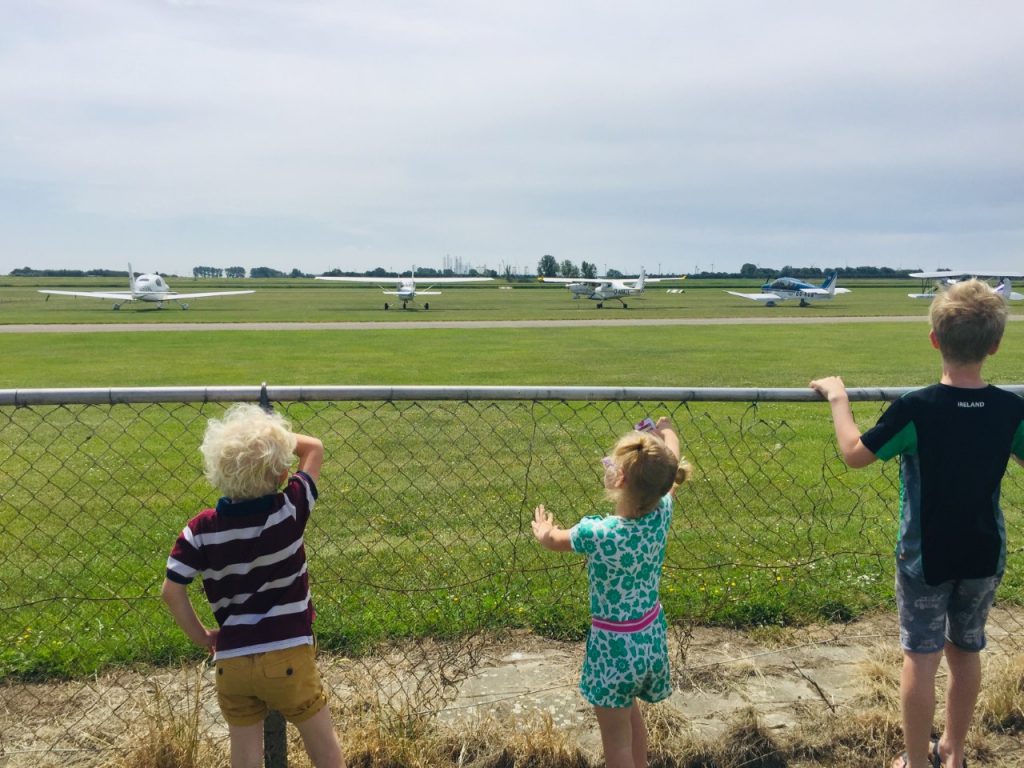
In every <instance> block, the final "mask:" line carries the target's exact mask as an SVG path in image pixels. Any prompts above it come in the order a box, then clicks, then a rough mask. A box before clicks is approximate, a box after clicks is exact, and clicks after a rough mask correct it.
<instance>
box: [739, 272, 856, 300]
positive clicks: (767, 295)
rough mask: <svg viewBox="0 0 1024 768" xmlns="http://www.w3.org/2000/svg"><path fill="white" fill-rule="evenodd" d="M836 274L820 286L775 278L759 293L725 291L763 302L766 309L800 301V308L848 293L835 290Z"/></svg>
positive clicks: (847, 290)
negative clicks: (793, 300) (781, 303)
mask: <svg viewBox="0 0 1024 768" xmlns="http://www.w3.org/2000/svg"><path fill="white" fill-rule="evenodd" d="M837 276H838V275H837V273H836V272H833V273H832V274H830V275H829V276H828V277H826V278H825V282H823V283H822V284H821V285H811V284H810V283H807V282H804V281H803V280H797V279H796V278H795V277H777V278H775V279H774V280H772V281H770V282H767V283H765V284H764V285H762V286H761V293H737V292H736V291H726V293H729V294H732V295H733V296H739V297H740V298H741V299H750V300H751V301H763V302H764V304H765V306H766V307H774V306H775V305H776V304H778V303H779V302H780V301H786V300H787V299H800V306H801V307H807V306H810V304H811V302H813V301H823V300H825V299H832V298H835V296H836V294H839V293H849V292H850V289H849V288H836V277H837Z"/></svg>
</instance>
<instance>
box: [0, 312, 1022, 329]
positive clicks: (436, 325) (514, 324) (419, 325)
mask: <svg viewBox="0 0 1024 768" xmlns="http://www.w3.org/2000/svg"><path fill="white" fill-rule="evenodd" d="M1010 319H1011V320H1022V319H1024V315H1011V316H1010ZM927 322H928V317H927V315H921V316H917V315H893V316H884V317H718V318H715V317H694V318H665V319H661V320H650V319H648V320H644V319H636V320H602V319H593V320H438V321H433V322H432V321H425V320H410V321H407V322H370V323H79V324H70V323H68V324H43V323H38V324H33V325H0V333H124V332H126V331H129V332H133V333H134V332H136V331H402V330H422V329H424V328H433V329H437V330H444V329H448V328H595V327H597V328H600V327H605V328H615V327H627V326H659V325H661V326H664V325H820V324H823V323H829V324H834V323H921V324H926V323H927Z"/></svg>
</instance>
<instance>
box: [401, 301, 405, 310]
mask: <svg viewBox="0 0 1024 768" xmlns="http://www.w3.org/2000/svg"><path fill="white" fill-rule="evenodd" d="M402 309H405V302H404V301H403V302H402Z"/></svg>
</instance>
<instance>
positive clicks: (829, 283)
mask: <svg viewBox="0 0 1024 768" xmlns="http://www.w3.org/2000/svg"><path fill="white" fill-rule="evenodd" d="M838 277H839V273H838V272H831V273H829V276H828V277H826V278H825V282H823V283H822V284H821V287H822V288H824V289H825V290H826V291H828V295H829V296H835V295H836V279H837V278H838Z"/></svg>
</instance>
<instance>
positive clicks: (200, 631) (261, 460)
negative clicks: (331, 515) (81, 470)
mask: <svg viewBox="0 0 1024 768" xmlns="http://www.w3.org/2000/svg"><path fill="white" fill-rule="evenodd" d="M200 450H201V451H202V453H203V459H204V464H205V467H206V477H207V479H208V480H209V481H210V483H211V484H213V485H214V486H216V487H217V488H218V489H219V490H220V491H221V492H222V493H223V494H224V497H223V498H221V499H220V501H218V502H217V507H216V509H207V510H205V511H203V512H201V513H200V514H199V515H197V516H196V517H194V518H192V519H191V520H189V522H188V525H187V526H186V527H185V529H184V530H183V531H182V532H181V535H180V536H179V537H178V540H177V542H175V544H174V549H172V550H171V556H170V557H169V558H168V559H167V577H166V579H165V580H164V584H163V589H162V596H163V599H164V601H165V602H166V603H167V605H168V607H169V608H170V610H171V614H172V615H173V616H174V620H175V621H176V622H177V624H178V626H179V627H181V629H182V630H183V631H184V632H185V634H186V635H188V637H189V639H191V640H192V642H194V643H196V644H197V645H199V646H202V647H204V648H209V649H210V650H211V651H212V652H213V654H214V657H213V658H214V662H215V664H216V667H217V676H216V680H217V700H218V703H219V704H220V708H221V712H223V714H224V719H225V720H226V721H227V723H228V733H229V735H230V737H231V765H232V768H257V767H258V766H262V765H263V720H264V718H265V717H266V715H267V713H268V711H269V710H270V709H276V710H278V711H280V712H281V714H282V715H284V717H285V718H286V719H287V720H289V721H290V722H292V723H294V724H295V726H296V727H297V728H298V729H299V733H300V734H301V735H302V740H303V743H304V744H305V746H306V751H307V752H308V753H309V757H310V759H311V760H312V762H313V765H314V766H316V768H344V765H345V760H344V758H343V757H342V754H341V747H340V745H339V744H338V739H337V737H336V736H335V735H334V730H333V728H332V727H331V715H330V711H329V709H328V707H327V696H326V694H325V693H324V689H323V685H322V684H321V681H320V675H319V674H318V673H317V669H316V662H315V648H314V642H313V617H314V611H313V603H312V600H311V599H310V594H309V578H308V576H307V574H306V552H305V549H304V547H303V538H302V535H303V530H304V529H305V527H306V522H307V520H308V519H309V513H310V511H311V510H312V508H313V505H314V503H315V502H316V499H317V490H316V481H317V479H319V477H320V465H321V463H322V461H323V455H324V447H323V444H322V443H321V442H320V441H319V440H317V439H316V438H315V437H307V436H306V435H299V434H293V433H292V432H291V430H290V428H289V425H288V422H286V421H285V420H284V419H283V418H282V417H281V416H279V415H277V414H272V413H266V412H265V411H263V410H262V409H261V408H260V407H259V406H256V405H244V404H237V405H234V406H232V407H231V408H230V409H229V410H228V411H227V413H226V414H225V416H224V419H223V420H217V419H211V420H210V422H209V424H208V426H207V429H206V435H205V437H204V438H203V444H202V446H201V448H200ZM293 454H294V455H295V456H297V457H298V459H299V467H298V471H297V472H296V473H295V474H294V475H292V476H291V477H290V478H289V477H288V470H289V467H290V466H291V461H292V455H293ZM286 479H287V481H288V482H287V485H286V486H285V489H284V491H283V492H279V491H278V488H279V487H280V486H281V484H282V483H284V482H285V480H286ZM196 575H200V576H202V577H203V590H204V591H205V592H206V597H207V599H208V600H209V602H210V609H211V610H212V611H213V615H214V616H215V617H216V619H217V623H218V625H219V629H207V628H206V627H204V626H203V625H202V623H201V622H200V621H199V618H198V616H196V612H195V610H194V609H193V607H192V604H191V603H190V602H189V598H188V593H187V586H188V584H189V583H191V582H192V580H193V579H194V578H195V577H196Z"/></svg>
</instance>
